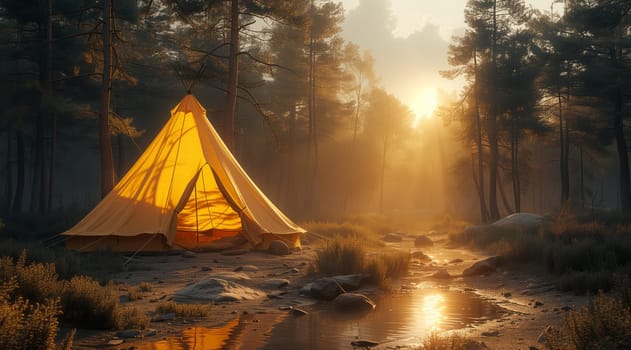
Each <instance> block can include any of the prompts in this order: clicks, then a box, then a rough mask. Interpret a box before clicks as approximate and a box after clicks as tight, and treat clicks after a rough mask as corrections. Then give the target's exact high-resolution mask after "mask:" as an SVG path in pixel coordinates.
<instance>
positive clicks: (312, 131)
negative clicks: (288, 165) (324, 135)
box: [305, 0, 318, 212]
mask: <svg viewBox="0 0 631 350" xmlns="http://www.w3.org/2000/svg"><path fill="white" fill-rule="evenodd" d="M314 16H315V5H314V1H313V0H311V20H312V21H313V19H314ZM315 56H316V55H315V36H314V31H313V23H312V24H311V29H310V33H309V99H308V101H309V102H308V106H307V108H308V114H309V140H308V143H307V158H306V161H307V166H306V169H307V174H306V176H305V178H306V179H307V184H306V193H305V210H306V211H307V212H309V211H311V210H312V207H313V196H314V187H315V186H314V185H315V174H316V172H317V162H318V159H317V158H318V150H317V145H318V144H317V130H316V126H317V124H316V114H315V95H316V93H315V62H316V60H315Z"/></svg>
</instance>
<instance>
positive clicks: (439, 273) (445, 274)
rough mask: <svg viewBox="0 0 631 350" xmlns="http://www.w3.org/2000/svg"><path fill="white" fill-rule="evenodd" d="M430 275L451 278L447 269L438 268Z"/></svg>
mask: <svg viewBox="0 0 631 350" xmlns="http://www.w3.org/2000/svg"><path fill="white" fill-rule="evenodd" d="M432 277H434V278H451V275H450V274H449V272H447V270H445V269H440V270H438V271H436V272H434V274H433V275H432Z"/></svg>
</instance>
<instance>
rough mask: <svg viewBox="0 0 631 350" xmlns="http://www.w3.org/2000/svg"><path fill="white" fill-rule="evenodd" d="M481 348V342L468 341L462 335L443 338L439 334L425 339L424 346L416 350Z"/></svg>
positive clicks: (468, 349) (433, 334)
mask: <svg viewBox="0 0 631 350" xmlns="http://www.w3.org/2000/svg"><path fill="white" fill-rule="evenodd" d="M481 346H482V345H481V343H480V342H477V341H475V340H471V339H467V338H466V337H464V336H461V335H457V334H451V335H448V336H441V335H438V334H437V333H432V334H430V335H429V336H427V337H425V338H424V339H423V342H422V344H421V345H420V346H419V347H417V348H416V350H470V349H476V350H477V349H481V348H482V347H481ZM484 348H486V347H484Z"/></svg>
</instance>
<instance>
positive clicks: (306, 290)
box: [298, 283, 313, 296]
mask: <svg viewBox="0 0 631 350" xmlns="http://www.w3.org/2000/svg"><path fill="white" fill-rule="evenodd" d="M311 286H313V283H307V284H305V285H304V286H302V287H300V290H299V291H298V294H299V295H305V296H310V295H311Z"/></svg>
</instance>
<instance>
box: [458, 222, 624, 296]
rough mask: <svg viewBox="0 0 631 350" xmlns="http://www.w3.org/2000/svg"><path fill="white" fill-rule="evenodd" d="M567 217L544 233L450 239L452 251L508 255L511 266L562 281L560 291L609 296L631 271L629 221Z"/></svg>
mask: <svg viewBox="0 0 631 350" xmlns="http://www.w3.org/2000/svg"><path fill="white" fill-rule="evenodd" d="M612 220H613V219H608V220H606V221H604V220H601V221H598V220H591V221H590V220H585V219H584V218H580V217H576V216H570V215H567V214H565V215H563V216H560V217H559V218H558V219H557V220H555V221H554V222H553V223H552V224H551V225H548V226H544V227H541V228H540V229H539V230H521V231H519V230H514V229H508V228H503V227H495V226H483V227H479V229H478V230H468V231H464V232H461V233H458V234H452V235H450V237H449V239H450V242H451V243H452V244H453V245H464V246H468V247H473V248H476V249H483V250H485V251H487V252H489V253H491V254H494V255H503V256H505V257H506V258H507V259H508V261H509V262H512V263H529V264H539V265H542V267H545V268H546V269H547V270H548V271H549V272H551V273H553V274H555V275H557V276H558V285H557V287H558V288H559V289H562V290H573V291H575V292H586V291H590V292H597V291H598V290H601V289H603V290H608V289H610V288H611V287H612V285H613V279H614V275H615V274H617V273H620V272H621V271H628V270H631V226H630V225H629V224H627V223H626V222H624V221H618V222H616V221H612Z"/></svg>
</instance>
